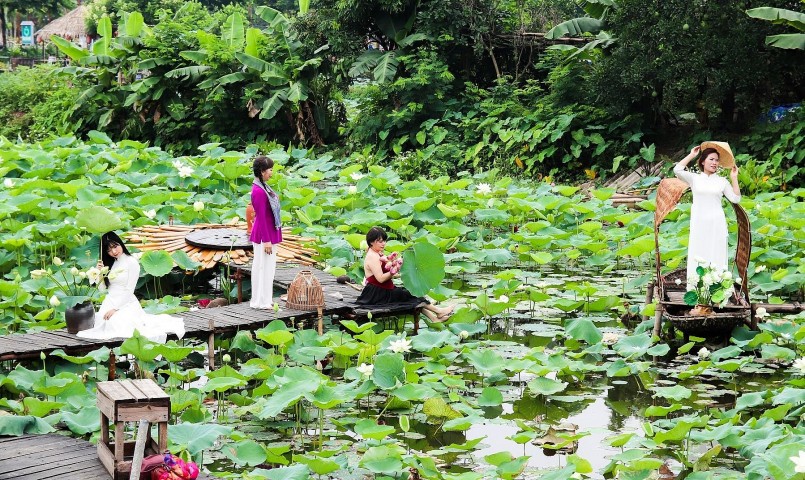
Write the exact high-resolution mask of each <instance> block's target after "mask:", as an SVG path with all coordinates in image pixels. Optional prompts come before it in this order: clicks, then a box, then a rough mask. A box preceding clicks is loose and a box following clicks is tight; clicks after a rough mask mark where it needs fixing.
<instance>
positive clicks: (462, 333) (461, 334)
mask: <svg viewBox="0 0 805 480" xmlns="http://www.w3.org/2000/svg"><path fill="white" fill-rule="evenodd" d="M469 336H470V332H468V331H466V330H462V331H460V332H458V338H460V339H462V340H466V339H467V338H469Z"/></svg>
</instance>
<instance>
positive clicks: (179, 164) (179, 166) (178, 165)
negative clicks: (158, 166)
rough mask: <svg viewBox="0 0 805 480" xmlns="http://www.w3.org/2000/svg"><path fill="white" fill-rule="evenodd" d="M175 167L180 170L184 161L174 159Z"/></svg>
mask: <svg viewBox="0 0 805 480" xmlns="http://www.w3.org/2000/svg"><path fill="white" fill-rule="evenodd" d="M173 168H175V169H176V170H179V169H180V168H182V161H181V160H174V161H173Z"/></svg>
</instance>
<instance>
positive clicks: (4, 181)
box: [3, 178, 14, 188]
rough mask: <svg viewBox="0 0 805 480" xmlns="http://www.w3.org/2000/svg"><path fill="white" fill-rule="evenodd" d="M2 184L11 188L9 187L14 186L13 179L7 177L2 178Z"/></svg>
mask: <svg viewBox="0 0 805 480" xmlns="http://www.w3.org/2000/svg"><path fill="white" fill-rule="evenodd" d="M3 185H5V186H6V188H11V187H13V186H14V180H12V179H10V178H7V179H5V180H3Z"/></svg>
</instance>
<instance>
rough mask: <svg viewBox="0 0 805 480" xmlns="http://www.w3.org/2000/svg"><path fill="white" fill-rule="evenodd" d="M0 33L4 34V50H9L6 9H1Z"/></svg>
mask: <svg viewBox="0 0 805 480" xmlns="http://www.w3.org/2000/svg"><path fill="white" fill-rule="evenodd" d="M0 31H2V32H3V34H2V37H3V48H8V43H7V41H6V7H0Z"/></svg>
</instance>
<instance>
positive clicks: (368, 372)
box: [357, 363, 375, 377]
mask: <svg viewBox="0 0 805 480" xmlns="http://www.w3.org/2000/svg"><path fill="white" fill-rule="evenodd" d="M357 370H358V372H359V373H360V374H361V375H363V376H364V377H371V376H372V372H374V370H375V366H374V365H372V364H368V365H367V364H365V363H362V364H361V366H360V367H358V369H357Z"/></svg>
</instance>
